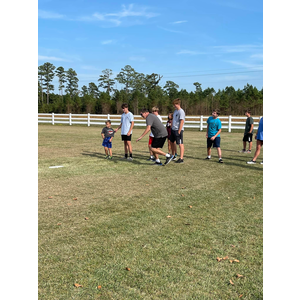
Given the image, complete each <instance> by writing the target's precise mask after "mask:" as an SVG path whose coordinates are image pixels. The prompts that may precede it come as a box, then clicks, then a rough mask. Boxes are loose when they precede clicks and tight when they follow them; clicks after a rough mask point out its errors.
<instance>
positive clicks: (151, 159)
mask: <svg viewBox="0 0 300 300" xmlns="http://www.w3.org/2000/svg"><path fill="white" fill-rule="evenodd" d="M147 160H149V161H155V157H153V158H152V157H149V158H148V159H147Z"/></svg>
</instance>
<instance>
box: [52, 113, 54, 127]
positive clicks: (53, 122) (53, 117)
mask: <svg viewBox="0 0 300 300" xmlns="http://www.w3.org/2000/svg"><path fill="white" fill-rule="evenodd" d="M52 125H54V113H52Z"/></svg>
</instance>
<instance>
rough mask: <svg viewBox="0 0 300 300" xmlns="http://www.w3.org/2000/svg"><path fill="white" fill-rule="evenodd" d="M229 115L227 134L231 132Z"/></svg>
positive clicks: (229, 117)
mask: <svg viewBox="0 0 300 300" xmlns="http://www.w3.org/2000/svg"><path fill="white" fill-rule="evenodd" d="M231 117H232V116H231V115H229V116H228V132H231Z"/></svg>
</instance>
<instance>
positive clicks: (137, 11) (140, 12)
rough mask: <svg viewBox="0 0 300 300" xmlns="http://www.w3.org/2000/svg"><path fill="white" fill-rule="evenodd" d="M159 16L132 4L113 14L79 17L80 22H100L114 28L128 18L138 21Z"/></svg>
mask: <svg viewBox="0 0 300 300" xmlns="http://www.w3.org/2000/svg"><path fill="white" fill-rule="evenodd" d="M158 15H159V14H157V13H154V12H151V11H149V8H148V7H146V6H136V5H134V4H129V5H128V6H126V5H122V9H121V10H120V11H118V12H114V13H98V12H95V13H94V14H93V15H92V16H84V17H81V18H80V20H82V21H102V22H108V23H113V24H114V25H115V26H120V25H121V24H123V23H124V22H125V21H127V24H128V20H129V18H131V19H132V18H134V20H135V21H136V20H140V19H141V18H146V19H149V18H154V17H156V16H158Z"/></svg>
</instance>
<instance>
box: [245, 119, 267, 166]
mask: <svg viewBox="0 0 300 300" xmlns="http://www.w3.org/2000/svg"><path fill="white" fill-rule="evenodd" d="M263 133H264V121H263V117H262V118H261V119H260V121H259V125H258V129H257V133H256V135H255V139H256V151H255V153H254V157H253V158H252V159H251V160H250V161H247V164H250V165H253V164H256V159H257V157H258V156H259V154H260V149H261V147H262V145H263ZM260 164H261V165H262V164H263V161H261V163H260Z"/></svg>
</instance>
